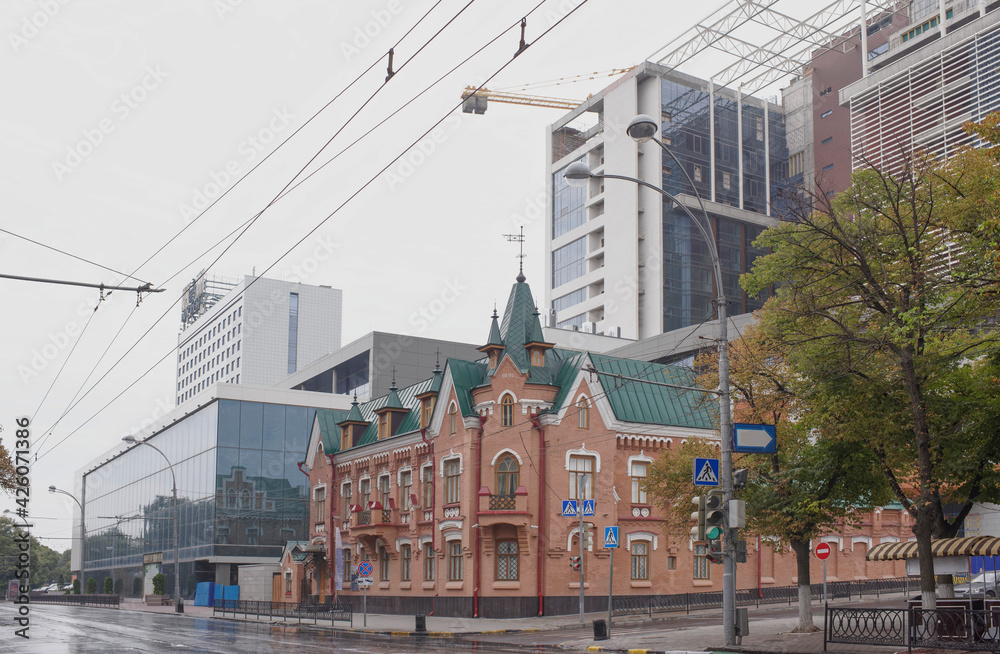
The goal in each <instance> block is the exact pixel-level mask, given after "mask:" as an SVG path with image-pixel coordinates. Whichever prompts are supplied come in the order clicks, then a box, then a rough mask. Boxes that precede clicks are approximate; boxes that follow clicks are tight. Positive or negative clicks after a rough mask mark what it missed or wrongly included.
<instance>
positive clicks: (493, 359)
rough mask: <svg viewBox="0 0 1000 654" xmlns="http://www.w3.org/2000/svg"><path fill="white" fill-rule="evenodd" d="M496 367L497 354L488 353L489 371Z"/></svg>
mask: <svg viewBox="0 0 1000 654" xmlns="http://www.w3.org/2000/svg"><path fill="white" fill-rule="evenodd" d="M496 367H497V353H496V352H490V370H493V369H494V368H496Z"/></svg>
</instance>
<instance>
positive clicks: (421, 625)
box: [413, 614, 427, 634]
mask: <svg viewBox="0 0 1000 654" xmlns="http://www.w3.org/2000/svg"><path fill="white" fill-rule="evenodd" d="M413 617H414V618H415V621H416V632H417V633H418V634H426V633H427V616H426V615H419V614H418V615H415V616H413Z"/></svg>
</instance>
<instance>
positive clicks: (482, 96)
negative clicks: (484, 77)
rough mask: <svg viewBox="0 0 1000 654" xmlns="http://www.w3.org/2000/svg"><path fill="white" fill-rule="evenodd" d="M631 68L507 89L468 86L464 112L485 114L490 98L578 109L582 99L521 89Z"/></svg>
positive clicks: (567, 82)
mask: <svg viewBox="0 0 1000 654" xmlns="http://www.w3.org/2000/svg"><path fill="white" fill-rule="evenodd" d="M629 70H631V69H630V68H615V69H612V70H607V71H602V72H595V73H586V74H583V75H572V76H569V77H560V78H558V79H554V80H547V81H544V82H534V83H529V84H525V85H523V86H521V87H514V88H515V89H517V90H516V91H515V90H512V89H505V90H502V91H491V90H489V89H486V88H483V89H478V90H477V88H476V87H475V86H466V87H465V91H463V92H462V112H463V113H467V114H484V113H486V107H487V106H488V103H489V101H490V100H492V101H493V102H503V103H505V104H519V105H523V106H528V107H549V108H552V109H562V110H564V111H571V110H573V109H576V108H577V107H579V106H580V105H581V104H583V102H582V101H580V100H567V99H566V98H552V97H547V96H543V95H528V94H526V93H521V92H520V91H524V90H527V89H529V88H531V87H546V86H562V85H564V84H572V83H574V82H579V81H582V80H586V79H595V78H598V77H612V76H614V75H621V74H622V73H627V72H628V71H629Z"/></svg>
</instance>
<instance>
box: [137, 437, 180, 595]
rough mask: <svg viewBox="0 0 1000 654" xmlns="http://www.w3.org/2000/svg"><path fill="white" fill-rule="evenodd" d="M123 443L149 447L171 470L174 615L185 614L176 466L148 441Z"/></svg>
mask: <svg viewBox="0 0 1000 654" xmlns="http://www.w3.org/2000/svg"><path fill="white" fill-rule="evenodd" d="M122 440H123V441H125V442H126V443H128V444H129V445H148V446H149V447H151V448H153V449H154V450H156V451H157V452H159V453H160V456H162V457H163V460H164V461H166V462H167V467H169V468H170V477H171V479H172V480H173V482H174V602H175V604H174V613H184V604H183V602H181V557H180V537H179V535H178V534H179V528H178V525H179V523H180V513H179V512H178V509H177V475H175V474H174V466H173V464H171V463H170V459H168V458H167V455H166V454H164V453H163V450H161V449H160V448H158V447H156V446H155V445H153V444H152V443H150V442H148V441H137V440H136V439H135V436H126V437H124V438H122Z"/></svg>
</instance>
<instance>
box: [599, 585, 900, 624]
mask: <svg viewBox="0 0 1000 654" xmlns="http://www.w3.org/2000/svg"><path fill="white" fill-rule="evenodd" d="M810 588H811V590H812V597H813V599H817V600H818V599H822V597H823V584H813V585H812V586H811V587H810ZM907 588H908V582H907V579H906V578H905V577H899V578H893V579H864V580H858V581H836V582H831V583H828V584H827V585H826V598H827V599H828V600H829V599H841V598H843V599H861V598H863V597H864V596H866V595H867V596H875V597H878V596H879V595H880V594H881V593H893V592H900V591H904V590H906V589H907ZM798 598H799V587H798V586H772V587H765V588H760V589H757V588H741V589H739V590H737V591H736V603H737V604H738V605H740V606H751V605H752V606H760V605H761V604H778V603H787V604H789V605H791V604H793V603H795V602H797V601H798ZM611 606H612V613H613V614H614V615H641V614H646V615H652V614H654V613H669V612H672V611H685V612H690V611H692V610H697V609H711V608H719V607H721V606H722V592H721V591H717V590H716V591H707V592H704V593H678V594H675V595H624V596H618V597H615V598H614V600H613V602H612V604H611Z"/></svg>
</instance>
